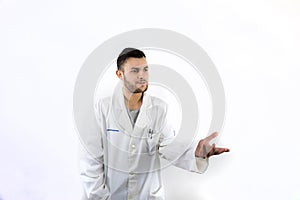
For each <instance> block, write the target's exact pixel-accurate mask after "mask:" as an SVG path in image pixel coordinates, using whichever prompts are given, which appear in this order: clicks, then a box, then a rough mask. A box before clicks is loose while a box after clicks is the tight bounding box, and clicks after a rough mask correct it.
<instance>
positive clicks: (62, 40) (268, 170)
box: [0, 0, 300, 200]
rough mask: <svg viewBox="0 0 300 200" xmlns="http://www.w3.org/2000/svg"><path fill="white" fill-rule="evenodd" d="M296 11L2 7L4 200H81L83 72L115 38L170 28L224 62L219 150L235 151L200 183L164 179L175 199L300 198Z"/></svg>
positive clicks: (173, 176)
mask: <svg viewBox="0 0 300 200" xmlns="http://www.w3.org/2000/svg"><path fill="white" fill-rule="evenodd" d="M299 11H300V3H299V1H296V0H260V1H259V0H252V1H237V0H228V1H220V0H217V1H210V2H208V1H196V0H185V1H178V0H172V1H171V0H166V1H158V0H154V1H138V0H132V1H116V0H112V1H96V0H90V1H82V0H81V1H79V0H73V1H71V0H60V1H58V0H51V1H50V0H44V1H40V0H28V1H21V0H0V27H1V28H0V136H1V137H0V159H1V160H0V199H4V200H23V199H26V200H40V199H42V200H53V199H57V200H60V199H64V200H65V199H74V200H75V199H80V196H81V193H82V190H81V183H80V179H79V175H78V174H79V173H78V161H77V151H78V149H77V143H78V141H79V140H78V136H77V133H76V131H75V128H74V123H73V116H72V94H73V87H74V83H75V80H76V76H77V73H78V72H79V70H80V67H81V65H82V63H83V62H84V60H85V59H86V58H87V56H88V55H89V53H91V52H92V51H93V50H94V49H95V48H96V47H97V46H98V45H100V44H101V43H102V42H104V41H105V40H107V39H109V38H110V37H112V36H114V35H117V34H119V33H122V32H125V31H129V30H132V29H138V28H163V29H170V30H174V31H176V32H179V33H182V34H184V35H186V36H188V37H190V38H191V39H192V40H194V41H195V42H197V43H198V44H199V45H200V46H201V47H202V48H203V49H204V50H205V51H206V52H207V53H208V55H209V56H210V57H211V59H212V60H213V62H214V63H215V65H216V67H217V69H218V71H219V73H220V76H221V78H222V80H223V84H224V87H225V93H226V99H227V102H226V108H227V113H226V121H225V126H224V129H223V132H222V137H221V140H220V144H219V145H221V146H226V147H229V148H230V149H231V152H230V153H228V154H227V155H224V156H219V157H213V158H211V159H210V167H209V169H208V171H207V172H206V173H205V174H203V175H198V174H193V173H189V172H185V171H184V170H181V169H177V168H175V167H171V168H169V169H167V170H165V171H164V174H163V176H164V183H165V185H166V193H167V197H168V198H167V199H188V200H194V199H199V200H219V199H223V200H224V199H225V200H241V199H242V200H250V199H251V200H252V199H273V200H282V199H289V200H299V199H300V190H299V186H300V172H299V169H300V156H299V154H300V148H299V141H298V139H299V138H300V137H299V136H298V135H299V134H300V132H299V128H298V125H299V119H300V117H299V113H300V106H299V102H300V94H299V91H300V79H299V75H300V60H299V56H300V55H299V52H300V36H299V35H300V26H299V24H300V12H299ZM205 134H206V133H205Z"/></svg>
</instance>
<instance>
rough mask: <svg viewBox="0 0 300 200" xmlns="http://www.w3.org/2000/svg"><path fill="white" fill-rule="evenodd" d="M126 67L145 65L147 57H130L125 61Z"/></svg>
mask: <svg viewBox="0 0 300 200" xmlns="http://www.w3.org/2000/svg"><path fill="white" fill-rule="evenodd" d="M123 66H124V69H131V68H133V67H138V68H140V67H145V66H147V61H146V58H144V57H143V58H128V59H127V60H126V61H125V63H124V65H123Z"/></svg>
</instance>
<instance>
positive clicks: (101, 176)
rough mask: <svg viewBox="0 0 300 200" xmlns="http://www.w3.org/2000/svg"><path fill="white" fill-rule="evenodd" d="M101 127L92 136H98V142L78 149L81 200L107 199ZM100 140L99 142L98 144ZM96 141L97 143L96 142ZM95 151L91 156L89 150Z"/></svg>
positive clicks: (99, 116)
mask: <svg viewBox="0 0 300 200" xmlns="http://www.w3.org/2000/svg"><path fill="white" fill-rule="evenodd" d="M99 104H100V102H99V103H97V104H96V105H95V112H96V119H97V121H99V122H100V123H98V125H99V126H101V123H102V122H103V118H102V114H101V109H100V107H99V106H98V105H99ZM102 128H103V127H99V129H98V130H99V132H97V133H93V134H99V137H100V138H99V137H98V140H93V138H92V139H91V140H90V141H89V143H88V145H85V146H82V145H81V146H80V148H79V153H80V155H79V169H80V176H81V180H82V183H83V189H84V196H83V198H82V200H100V199H101V200H104V199H109V196H110V195H109V190H108V188H107V186H106V184H105V176H106V175H105V167H104V155H105V153H104V148H103V142H102V137H101V131H103V130H102ZM99 140H100V142H99ZM96 141H97V142H96ZM84 147H85V148H84ZM93 148H94V149H95V148H98V149H97V152H98V153H97V154H95V153H94V154H91V153H90V152H89V150H91V149H93Z"/></svg>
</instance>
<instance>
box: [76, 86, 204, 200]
mask: <svg viewBox="0 0 300 200" xmlns="http://www.w3.org/2000/svg"><path fill="white" fill-rule="evenodd" d="M95 109H96V110H95V112H96V118H97V120H98V123H99V133H98V134H99V136H100V138H101V139H100V141H101V142H100V143H96V142H95V143H93V142H90V143H89V144H88V145H91V147H92V146H93V148H95V147H96V148H99V152H100V153H99V155H97V156H96V157H95V156H91V155H90V154H89V153H87V151H85V149H83V150H82V152H81V153H82V154H81V158H80V171H81V177H82V181H83V186H84V191H85V198H84V199H89V200H90V199H92V200H100V199H111V200H125V199H134V200H154V199H155V200H158V199H159V200H161V199H165V198H164V189H163V185H162V181H161V174H160V169H161V167H162V162H163V161H162V160H160V159H161V158H164V159H165V160H167V161H169V163H172V164H173V165H176V166H178V167H180V168H183V169H186V170H188V171H192V172H197V173H203V172H204V171H205V170H206V169H207V166H208V160H207V159H202V158H197V157H195V148H196V143H197V142H195V143H193V145H191V146H190V147H189V148H186V147H187V145H186V143H185V144H184V143H178V142H177V143H176V144H173V143H172V141H174V138H175V137H176V134H175V131H174V130H173V129H172V126H171V125H170V124H171V123H169V121H168V117H167V104H166V103H165V102H164V101H162V100H161V99H158V98H156V97H153V96H150V95H147V94H144V97H143V104H142V106H141V108H140V112H139V115H138V118H137V121H136V123H135V126H134V127H132V124H131V122H130V119H129V116H128V113H127V110H126V107H125V104H124V98H123V94H122V92H119V93H115V96H113V97H108V98H105V99H102V100H100V101H98V102H97V103H96V106H95ZM169 147H170V148H169ZM88 148H89V147H87V149H88ZM164 166H166V165H165V164H164Z"/></svg>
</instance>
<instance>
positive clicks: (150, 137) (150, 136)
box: [145, 126, 159, 155]
mask: <svg viewBox="0 0 300 200" xmlns="http://www.w3.org/2000/svg"><path fill="white" fill-rule="evenodd" d="M145 135H146V143H147V145H146V146H147V151H148V153H149V154H150V155H154V154H155V153H156V152H157V150H158V146H159V144H158V143H159V133H158V132H157V131H156V130H155V129H153V128H151V127H150V126H148V127H147V128H146V129H145Z"/></svg>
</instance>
